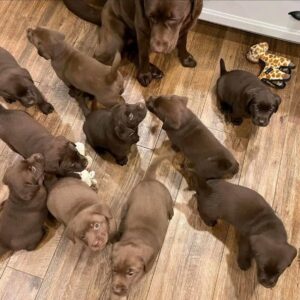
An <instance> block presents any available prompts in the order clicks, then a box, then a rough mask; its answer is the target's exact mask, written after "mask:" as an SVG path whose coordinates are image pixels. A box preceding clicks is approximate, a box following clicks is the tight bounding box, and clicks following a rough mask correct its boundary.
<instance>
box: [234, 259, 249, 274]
mask: <svg viewBox="0 0 300 300" xmlns="http://www.w3.org/2000/svg"><path fill="white" fill-rule="evenodd" d="M237 262H238V265H239V268H240V269H241V270H243V271H246V270H248V269H249V268H250V267H251V259H248V258H247V259H245V258H240V257H239V258H238V261H237Z"/></svg>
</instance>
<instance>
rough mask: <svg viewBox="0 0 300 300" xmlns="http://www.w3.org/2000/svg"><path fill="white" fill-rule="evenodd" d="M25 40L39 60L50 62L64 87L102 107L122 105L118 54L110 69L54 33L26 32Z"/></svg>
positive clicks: (40, 29)
mask: <svg viewBox="0 0 300 300" xmlns="http://www.w3.org/2000/svg"><path fill="white" fill-rule="evenodd" d="M27 37H28V40H29V41H30V42H31V43H32V44H33V45H34V46H35V47H36V48H37V50H38V54H39V55H40V56H42V57H44V58H45V59H47V60H48V59H50V60H51V65H52V67H53V69H54V71H55V72H56V75H57V76H58V77H59V78H60V79H61V80H62V81H63V82H64V83H65V84H66V85H67V86H68V87H72V86H73V87H75V88H77V89H79V90H81V91H83V92H86V93H89V94H90V95H93V96H94V97H95V99H96V100H97V101H99V102H100V103H101V104H102V105H104V106H106V107H111V106H113V105H115V104H118V103H122V102H124V99H123V98H122V97H121V94H122V93H123V90H124V88H123V85H124V83H123V76H122V75H121V73H120V72H118V67H119V64H120V61H121V55H120V53H117V54H116V56H115V59H114V61H113V64H112V66H107V65H104V64H102V63H100V62H98V61H97V60H95V59H93V58H92V57H89V56H88V55H85V54H83V53H81V52H79V51H78V50H76V49H74V48H73V47H72V46H71V45H69V44H68V43H67V42H65V36H64V35H63V34H62V33H60V32H58V31H54V30H50V29H47V28H42V27H37V28H36V29H31V28H29V29H28V30H27Z"/></svg>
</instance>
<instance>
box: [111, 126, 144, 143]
mask: <svg viewBox="0 0 300 300" xmlns="http://www.w3.org/2000/svg"><path fill="white" fill-rule="evenodd" d="M114 131H115V135H116V136H117V138H118V139H119V140H121V141H122V142H124V143H127V144H135V143H137V142H138V141H139V136H138V133H137V129H132V128H129V127H127V126H126V125H125V124H124V123H123V122H122V121H118V122H117V125H115V128H114Z"/></svg>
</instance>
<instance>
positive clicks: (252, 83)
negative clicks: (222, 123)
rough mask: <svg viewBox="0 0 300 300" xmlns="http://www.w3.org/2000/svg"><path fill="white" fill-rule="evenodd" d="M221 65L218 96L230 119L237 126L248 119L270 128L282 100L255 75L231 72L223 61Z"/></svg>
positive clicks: (237, 71) (239, 71)
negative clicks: (269, 125)
mask: <svg viewBox="0 0 300 300" xmlns="http://www.w3.org/2000/svg"><path fill="white" fill-rule="evenodd" d="M220 66H221V77H220V78H219V79H218V82H217V96H218V101H219V106H220V109H221V111H222V112H223V113H224V114H225V116H226V118H229V120H230V121H231V122H232V123H233V124H234V125H241V124H242V123H243V119H244V118H251V119H252V123H253V124H254V125H257V126H267V125H268V124H269V122H270V118H271V116H272V115H273V113H276V112H277V110H278V107H279V105H280V103H281V99H280V97H279V96H278V95H276V94H273V93H272V92H271V90H270V88H268V87H267V86H266V85H265V84H263V83H262V82H261V81H260V80H259V79H258V78H257V77H256V76H255V75H253V74H252V73H249V72H246V71H242V70H233V71H230V72H227V71H226V68H225V63H224V61H223V59H221V61H220Z"/></svg>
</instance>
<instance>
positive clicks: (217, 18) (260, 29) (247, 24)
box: [200, 8, 300, 44]
mask: <svg viewBox="0 0 300 300" xmlns="http://www.w3.org/2000/svg"><path fill="white" fill-rule="evenodd" d="M200 19H201V20H205V21H208V22H212V23H216V24H220V25H225V26H228V27H233V28H238V29H241V30H245V31H249V32H254V33H257V34H261V35H266V36H271V37H275V38H278V39H282V40H287V41H290V42H294V43H297V44H300V31H299V30H296V29H294V30H293V29H289V28H285V27H281V26H276V25H273V24H270V23H266V22H261V21H258V20H254V19H249V18H244V17H239V16H237V15H231V14H228V13H223V12H221V11H217V10H213V9H210V8H203V10H202V12H201V15H200Z"/></svg>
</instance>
